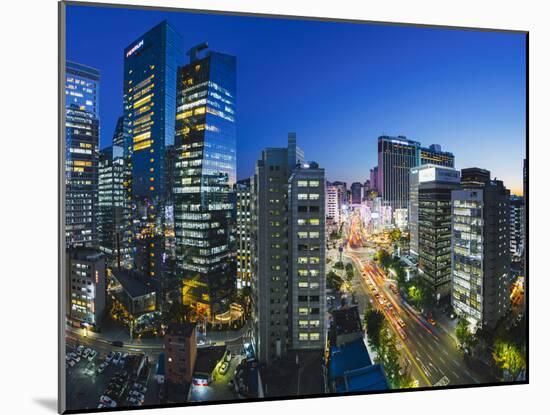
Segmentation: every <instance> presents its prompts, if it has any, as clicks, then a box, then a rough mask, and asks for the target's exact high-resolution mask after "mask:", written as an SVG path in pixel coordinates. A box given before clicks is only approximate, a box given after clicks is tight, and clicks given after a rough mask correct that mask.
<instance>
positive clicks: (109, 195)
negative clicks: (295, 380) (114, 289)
mask: <svg viewBox="0 0 550 415" xmlns="http://www.w3.org/2000/svg"><path fill="white" fill-rule="evenodd" d="M124 173H125V171H124V149H123V148H122V147H119V146H115V145H113V146H109V147H106V148H104V149H103V150H101V151H100V152H99V173H98V234H99V249H100V250H101V251H103V252H104V253H105V254H106V255H107V260H108V263H109V265H114V266H117V267H120V266H122V265H123V264H125V263H126V261H127V260H128V258H126V256H127V254H128V249H127V248H128V247H127V244H126V243H125V241H126V237H125V233H126V231H127V226H126V221H125V213H126V212H125V208H126V198H125V188H124V177H125V176H124Z"/></svg>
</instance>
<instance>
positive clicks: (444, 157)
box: [419, 144, 455, 167]
mask: <svg viewBox="0 0 550 415" xmlns="http://www.w3.org/2000/svg"><path fill="white" fill-rule="evenodd" d="M419 152H420V154H419V157H420V164H419V165H421V166H423V165H425V164H432V165H436V166H445V167H454V166H455V156H454V154H453V153H450V152H447V151H442V150H441V146H440V145H439V144H432V145H430V146H429V147H422V148H420V150H419Z"/></svg>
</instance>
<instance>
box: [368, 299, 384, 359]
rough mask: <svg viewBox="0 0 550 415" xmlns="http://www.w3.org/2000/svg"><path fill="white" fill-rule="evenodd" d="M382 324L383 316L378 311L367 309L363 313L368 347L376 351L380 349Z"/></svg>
mask: <svg viewBox="0 0 550 415" xmlns="http://www.w3.org/2000/svg"><path fill="white" fill-rule="evenodd" d="M383 324H384V314H382V313H381V312H380V311H378V310H376V309H374V308H371V307H368V308H367V309H366V311H365V326H366V330H367V337H368V339H369V345H370V346H371V347H372V348H373V349H374V350H376V351H378V350H379V349H380V345H381V343H380V336H381V331H382V327H383Z"/></svg>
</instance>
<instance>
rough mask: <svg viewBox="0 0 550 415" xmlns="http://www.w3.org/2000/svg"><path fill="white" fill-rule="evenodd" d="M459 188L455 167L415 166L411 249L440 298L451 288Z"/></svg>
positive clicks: (411, 187) (420, 268) (422, 273)
mask: <svg viewBox="0 0 550 415" xmlns="http://www.w3.org/2000/svg"><path fill="white" fill-rule="evenodd" d="M459 187H460V172H459V171H457V170H455V169H453V168H451V167H444V166H435V165H430V164H425V165H423V166H421V167H415V168H413V169H411V177H410V194H411V196H410V205H411V208H410V211H411V218H410V229H411V231H410V238H411V239H410V248H409V249H410V252H411V253H413V252H414V253H413V255H414V256H415V257H416V258H417V259H418V272H419V275H420V276H421V277H422V278H424V279H425V280H426V281H427V282H428V283H429V285H430V286H431V288H432V289H433V292H434V294H435V295H436V298H437V299H438V300H439V299H441V298H443V297H447V298H448V296H449V294H450V290H451V192H452V191H453V190H455V189H458V188H459ZM413 205H414V207H413Z"/></svg>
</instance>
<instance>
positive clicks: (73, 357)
mask: <svg viewBox="0 0 550 415" xmlns="http://www.w3.org/2000/svg"><path fill="white" fill-rule="evenodd" d="M69 356H70V358H71V359H73V360H74V361H75V362H77V363H78V362H80V356H79V355H77V354H76V353H75V352H71V353H69Z"/></svg>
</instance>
